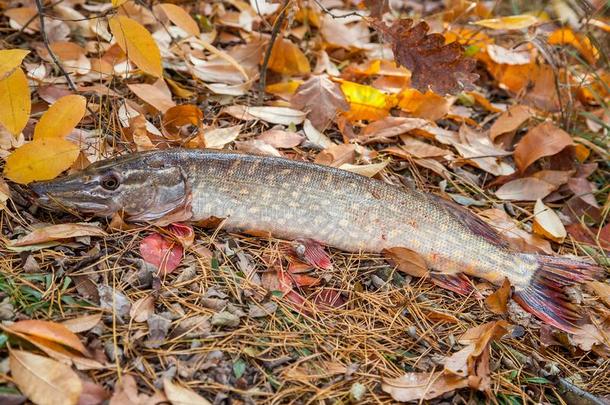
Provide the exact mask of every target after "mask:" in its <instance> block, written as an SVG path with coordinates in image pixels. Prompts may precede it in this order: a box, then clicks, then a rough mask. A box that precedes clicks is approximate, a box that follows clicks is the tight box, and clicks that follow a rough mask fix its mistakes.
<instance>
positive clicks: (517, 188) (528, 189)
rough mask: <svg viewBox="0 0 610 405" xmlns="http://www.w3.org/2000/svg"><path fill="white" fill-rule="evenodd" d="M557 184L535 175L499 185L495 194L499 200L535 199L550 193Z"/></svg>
mask: <svg viewBox="0 0 610 405" xmlns="http://www.w3.org/2000/svg"><path fill="white" fill-rule="evenodd" d="M556 189H557V186H555V185H553V184H550V183H547V182H546V181H544V180H540V179H537V178H535V177H525V178H522V179H516V180H513V181H509V182H508V183H506V184H504V185H503V186H502V187H500V188H499V189H498V190H497V191H496V192H495V194H496V196H497V197H498V198H500V199H501V200H513V201H536V200H538V199H541V198H544V197H546V196H547V195H549V194H551V193H552V192H553V191H554V190H556Z"/></svg>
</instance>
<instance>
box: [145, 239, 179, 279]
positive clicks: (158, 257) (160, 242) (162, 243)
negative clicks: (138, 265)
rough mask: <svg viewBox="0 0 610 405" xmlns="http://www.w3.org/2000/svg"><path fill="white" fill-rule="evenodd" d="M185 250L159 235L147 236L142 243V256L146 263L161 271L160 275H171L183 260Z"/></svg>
mask: <svg viewBox="0 0 610 405" xmlns="http://www.w3.org/2000/svg"><path fill="white" fill-rule="evenodd" d="M182 253H183V249H182V246H180V245H179V244H177V243H175V242H173V241H170V240H168V239H166V238H164V237H163V236H161V235H159V234H158V233H154V234H152V235H149V236H147V237H146V238H144V239H142V242H141V243H140V254H141V255H142V259H144V261H145V262H147V263H150V264H152V265H153V266H155V267H157V268H158V269H159V274H169V273H171V272H172V271H174V270H175V269H176V267H178V265H179V264H180V261H181V260H182Z"/></svg>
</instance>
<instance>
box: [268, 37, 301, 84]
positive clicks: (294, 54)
mask: <svg viewBox="0 0 610 405" xmlns="http://www.w3.org/2000/svg"><path fill="white" fill-rule="evenodd" d="M268 66H269V69H271V70H273V71H274V72H277V73H281V74H284V75H304V74H308V73H310V72H311V66H309V61H308V60H307V57H306V56H305V54H303V52H301V50H300V49H299V47H298V46H296V45H295V44H293V43H292V42H290V41H289V40H287V39H281V40H278V41H276V42H275V44H274V45H273V50H272V51H271V58H269V65H268Z"/></svg>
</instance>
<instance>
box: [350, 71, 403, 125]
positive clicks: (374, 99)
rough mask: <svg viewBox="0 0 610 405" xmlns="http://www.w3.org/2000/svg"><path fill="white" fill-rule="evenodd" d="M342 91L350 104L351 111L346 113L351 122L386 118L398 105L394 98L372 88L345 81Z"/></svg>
mask: <svg viewBox="0 0 610 405" xmlns="http://www.w3.org/2000/svg"><path fill="white" fill-rule="evenodd" d="M341 90H342V91H343V94H345V98H346V99H347V101H348V102H349V104H350V110H349V111H347V112H345V113H344V115H345V117H346V118H347V119H349V120H350V121H356V120H370V121H373V120H378V119H381V118H384V117H385V116H387V115H388V114H389V112H390V108H392V107H393V106H394V105H395V104H396V100H395V98H394V97H391V96H388V95H387V94H385V93H383V92H381V91H379V90H377V89H376V88H374V87H371V86H366V85H363V84H358V83H354V82H348V81H343V82H341Z"/></svg>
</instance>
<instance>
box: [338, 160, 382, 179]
mask: <svg viewBox="0 0 610 405" xmlns="http://www.w3.org/2000/svg"><path fill="white" fill-rule="evenodd" d="M388 163H390V161H389V160H386V161H385V162H381V163H371V164H368V165H353V164H350V163H344V164H342V165H341V166H339V169H342V170H347V171H348V172H352V173H356V174H359V175H361V176H366V177H373V176H375V175H376V174H377V173H379V172H380V171H382V170H383V169H385V167H386V166H387V165H388Z"/></svg>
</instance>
